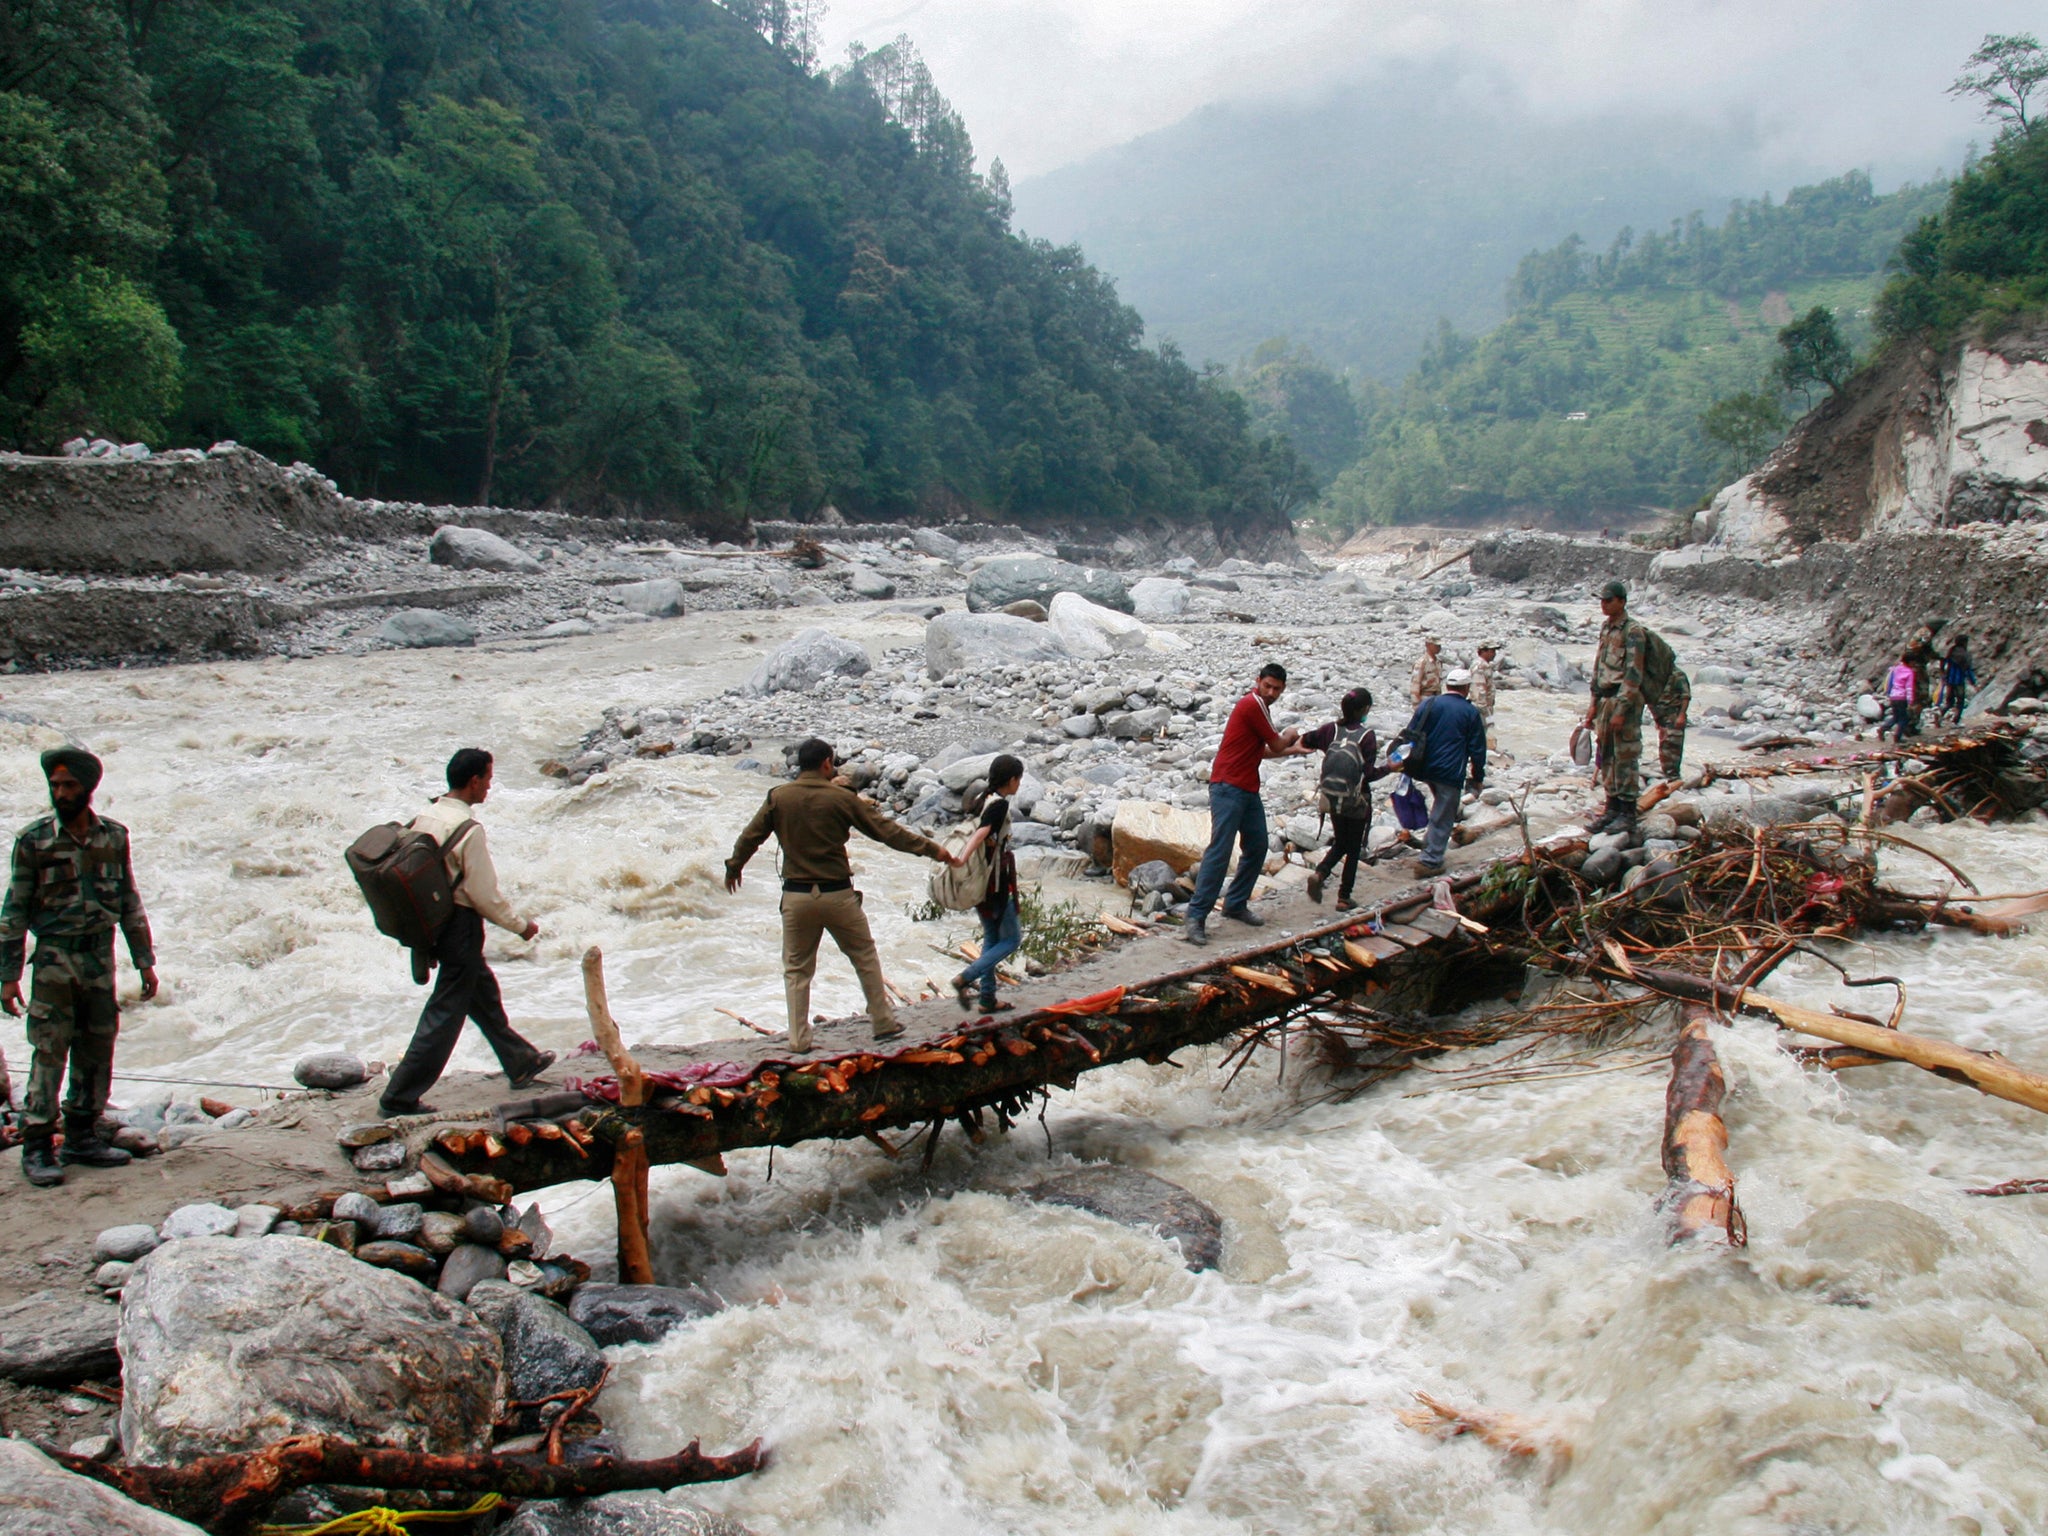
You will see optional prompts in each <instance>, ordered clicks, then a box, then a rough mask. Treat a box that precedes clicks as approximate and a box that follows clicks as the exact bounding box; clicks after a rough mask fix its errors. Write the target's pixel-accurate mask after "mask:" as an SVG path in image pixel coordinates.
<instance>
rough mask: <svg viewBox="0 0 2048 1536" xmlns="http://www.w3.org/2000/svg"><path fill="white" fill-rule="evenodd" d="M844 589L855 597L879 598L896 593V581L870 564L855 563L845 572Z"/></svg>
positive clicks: (892, 595)
mask: <svg viewBox="0 0 2048 1536" xmlns="http://www.w3.org/2000/svg"><path fill="white" fill-rule="evenodd" d="M846 590H847V591H849V592H851V593H852V594H853V595H854V596H855V597H866V598H873V599H877V600H879V599H881V598H885V597H894V596H895V595H896V583H895V582H893V581H891V580H890V579H889V578H888V577H886V576H884V575H883V574H882V573H881V572H880V571H878V570H876V569H875V568H874V567H873V566H872V565H856V566H854V567H853V568H852V569H851V570H849V571H848V572H847V573H846Z"/></svg>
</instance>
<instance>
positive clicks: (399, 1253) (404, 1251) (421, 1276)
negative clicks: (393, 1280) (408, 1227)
mask: <svg viewBox="0 0 2048 1536" xmlns="http://www.w3.org/2000/svg"><path fill="white" fill-rule="evenodd" d="M355 1256H356V1260H357V1262H359V1263H362V1264H373V1265H375V1266H376V1267H377V1268H378V1269H388V1270H393V1271H395V1272H396V1273H398V1274H401V1275H410V1276H411V1277H412V1278H413V1279H415V1280H417V1281H419V1283H420V1284H421V1285H432V1284H433V1283H434V1269H435V1264H434V1256H433V1255H432V1254H431V1253H428V1252H427V1250H426V1249H424V1248H419V1247H415V1246H414V1245H413V1244H411V1243H401V1242H399V1241H397V1240H396V1239H390V1238H378V1239H376V1240H375V1241H374V1242H367V1243H363V1244H361V1245H359V1246H358V1247H357V1248H356V1250H355Z"/></svg>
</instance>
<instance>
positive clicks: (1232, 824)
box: [1188, 784, 1270, 923]
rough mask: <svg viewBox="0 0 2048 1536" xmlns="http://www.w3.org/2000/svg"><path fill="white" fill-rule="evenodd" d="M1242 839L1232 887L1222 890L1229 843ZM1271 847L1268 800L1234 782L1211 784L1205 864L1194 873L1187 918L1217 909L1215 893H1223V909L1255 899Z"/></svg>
mask: <svg viewBox="0 0 2048 1536" xmlns="http://www.w3.org/2000/svg"><path fill="white" fill-rule="evenodd" d="M1232 843H1239V844H1241V845H1242V847H1243V850H1244V852H1243V856H1242V857H1241V858H1239V860H1238V861H1237V874H1236V876H1235V877H1234V878H1233V879H1232V880H1231V882H1230V889H1229V890H1227V891H1224V890H1223V872H1224V871H1225V870H1226V869H1228V868H1229V867H1230V845H1231V844H1232ZM1269 851H1270V850H1269V849H1268V847H1267V839H1266V802H1265V801H1263V800H1261V799H1260V798H1259V797H1258V796H1257V795H1255V794H1253V793H1252V792H1251V791H1250V790H1248V789H1239V788H1238V787H1237V786H1236V785H1235V784H1211V785H1210V786H1209V847H1208V849H1207V851H1205V852H1204V853H1203V855H1202V867H1201V869H1200V870H1199V871H1198V872H1197V873H1196V875H1195V894H1194V898H1193V899H1192V900H1191V901H1189V902H1188V921H1189V922H1191V923H1192V922H1202V921H1205V920H1206V919H1207V918H1208V916H1209V914H1210V913H1211V912H1213V911H1214V910H1215V909H1216V895H1217V893H1218V892H1219V891H1222V894H1223V910H1224V911H1226V912H1236V911H1239V910H1241V909H1242V908H1243V907H1244V905H1245V903H1247V902H1249V901H1250V900H1251V899H1252V887H1253V886H1254V885H1257V884H1258V882H1259V876H1260V874H1261V873H1262V872H1263V871H1264V870H1265V868H1266V855H1267V853H1268V852H1269Z"/></svg>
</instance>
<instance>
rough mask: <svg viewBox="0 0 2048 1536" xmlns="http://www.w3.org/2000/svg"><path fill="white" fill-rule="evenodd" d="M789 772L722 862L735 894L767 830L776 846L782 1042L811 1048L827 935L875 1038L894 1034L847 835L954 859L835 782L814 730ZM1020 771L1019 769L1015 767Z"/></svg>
mask: <svg viewBox="0 0 2048 1536" xmlns="http://www.w3.org/2000/svg"><path fill="white" fill-rule="evenodd" d="M796 769H797V773H796V778H795V779H793V780H792V781H791V782H789V783H787V784H778V785H776V786H775V787H774V788H773V789H771V790H769V791H768V798H767V799H766V800H763V801H762V802H761V809H760V810H758V811H756V812H755V813H754V819H753V820H752V821H750V822H748V823H747V826H746V830H745V831H744V832H742V833H740V840H739V841H738V842H737V843H735V844H733V849H732V857H731V858H729V859H727V860H726V861H725V888H726V889H727V890H728V891H737V890H738V889H739V888H740V875H741V871H743V870H744V869H745V868H746V867H747V860H749V859H751V858H752V857H753V856H754V854H755V853H756V852H757V851H758V850H759V849H760V847H761V845H762V844H763V843H765V842H766V841H768V836H769V834H770V833H771V832H772V833H773V834H774V835H775V841H776V842H777V843H778V844H780V845H781V848H782V985H783V991H784V994H785V996H786V997H787V999H788V1002H789V1048H790V1049H791V1050H792V1051H807V1050H809V1049H810V1048H811V978H812V977H813V976H815V975H816V974H817V971H818V944H819V942H820V941H821V940H822V939H823V938H824V936H825V935H826V934H828V933H829V934H831V935H832V942H833V943H834V944H837V945H838V946H839V952H840V953H841V954H842V955H844V956H846V958H847V959H848V960H850V961H852V962H853V973H854V975H856V976H858V977H859V978H860V990H861V995H862V996H863V997H865V998H866V999H867V1004H868V1020H869V1022H870V1023H872V1024H873V1025H874V1030H875V1038H876V1039H877V1040H887V1039H888V1038H889V1037H890V1036H891V1035H900V1034H902V1033H903V1026H902V1025H901V1024H899V1023H897V1022H896V1010H895V1009H894V1008H893V1007H891V1006H890V1003H889V990H888V983H887V982H886V981H884V980H883V978H882V957H881V955H880V954H879V953H878V952H877V951H876V949H875V936H874V933H873V932H872V930H870V929H869V927H868V917H867V913H866V912H865V911H863V910H862V908H861V900H860V892H859V891H856V890H855V889H854V888H853V866H852V864H850V863H849V862H847V858H846V840H847V839H848V838H849V837H851V836H852V835H853V834H854V833H855V832H856V831H858V832H860V833H862V834H864V835H865V836H868V837H871V838H873V839H874V840H875V841H876V842H878V843H886V844H887V845H888V846H889V847H891V848H895V849H897V850H899V851H901V852H903V853H916V854H922V855H923V856H924V857H925V858H928V859H933V860H935V861H937V862H938V863H940V864H952V865H955V866H957V865H958V864H960V863H961V860H959V859H957V858H955V857H954V856H953V855H952V854H950V853H948V852H947V851H946V849H945V847H944V846H943V845H941V844H939V843H935V842H933V841H932V840H931V839H930V838H928V837H926V836H924V835H923V834H922V833H918V832H913V831H911V830H910V828H908V827H906V826H904V825H902V824H901V823H900V822H895V821H891V820H890V819H889V818H888V817H887V816H884V815H883V814H882V813H881V812H880V811H878V810H876V809H875V808H874V807H873V806H872V805H870V804H868V802H867V801H865V800H863V799H861V797H860V796H859V795H857V794H855V793H854V792H853V791H852V790H850V789H848V788H847V787H846V786H845V785H843V784H840V783H838V782H837V781H836V780H835V778H834V763H833V754H832V743H831V742H829V741H820V740H819V739H818V738H817V737H815V736H813V737H811V738H810V739H809V740H808V741H805V742H801V743H799V744H798V746H797V749H796ZM1020 776H1021V771H1020Z"/></svg>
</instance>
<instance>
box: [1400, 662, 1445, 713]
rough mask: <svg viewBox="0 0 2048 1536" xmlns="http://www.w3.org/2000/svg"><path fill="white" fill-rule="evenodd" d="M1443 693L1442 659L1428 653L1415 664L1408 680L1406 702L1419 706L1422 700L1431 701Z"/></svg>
mask: <svg viewBox="0 0 2048 1536" xmlns="http://www.w3.org/2000/svg"><path fill="white" fill-rule="evenodd" d="M1443 691H1444V659H1443V657H1442V656H1432V655H1430V654H1429V652H1428V651H1424V652H1423V653H1422V657H1421V659H1420V660H1419V661H1417V662H1416V663H1415V671H1414V672H1413V673H1412V674H1411V675H1410V676H1409V678H1408V702H1409V703H1410V704H1420V703H1421V702H1422V701H1423V700H1424V699H1433V698H1435V697H1436V696H1437V695H1438V694H1440V693H1442V692H1443Z"/></svg>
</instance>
